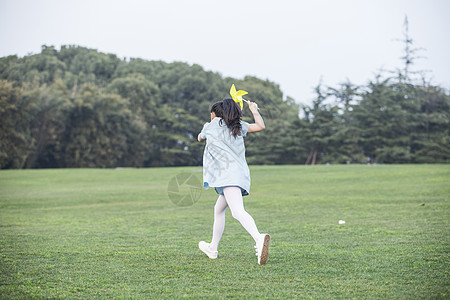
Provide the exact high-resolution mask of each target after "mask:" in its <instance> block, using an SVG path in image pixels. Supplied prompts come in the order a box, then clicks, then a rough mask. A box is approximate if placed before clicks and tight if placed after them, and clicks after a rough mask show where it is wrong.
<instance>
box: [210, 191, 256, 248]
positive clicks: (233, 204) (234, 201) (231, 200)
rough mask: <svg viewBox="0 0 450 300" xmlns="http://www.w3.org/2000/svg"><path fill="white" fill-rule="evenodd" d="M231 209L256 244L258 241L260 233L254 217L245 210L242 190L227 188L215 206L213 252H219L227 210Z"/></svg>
mask: <svg viewBox="0 0 450 300" xmlns="http://www.w3.org/2000/svg"><path fill="white" fill-rule="evenodd" d="M228 206H229V207H230V210H231V215H232V216H233V218H235V219H236V220H238V221H239V222H240V223H241V225H242V226H243V227H244V228H245V230H247V232H248V233H249V234H250V235H251V236H252V238H253V239H254V240H255V242H256V241H257V240H258V237H259V231H258V228H257V227H256V224H255V221H254V220H253V218H252V216H250V215H249V213H248V212H246V211H245V209H244V201H243V199H242V193H241V189H240V188H239V187H234V186H231V187H226V188H224V189H223V195H220V196H219V198H218V199H217V202H216V205H215V206H214V226H213V236H212V241H211V244H210V246H209V247H210V249H211V250H212V251H217V247H218V246H219V242H220V239H221V238H222V234H223V231H224V229H225V210H226V209H227V207H228Z"/></svg>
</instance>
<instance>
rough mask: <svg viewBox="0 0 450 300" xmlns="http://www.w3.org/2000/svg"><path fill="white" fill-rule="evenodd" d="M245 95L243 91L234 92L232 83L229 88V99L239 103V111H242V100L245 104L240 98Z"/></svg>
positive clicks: (234, 88)
mask: <svg viewBox="0 0 450 300" xmlns="http://www.w3.org/2000/svg"><path fill="white" fill-rule="evenodd" d="M247 94H248V93H247V92H246V91H243V90H239V91H236V87H235V86H234V83H233V85H232V86H231V89H230V95H231V98H233V100H234V101H235V102H236V103H239V105H240V106H241V110H242V109H244V103H243V102H242V100H244V101H245V102H247V101H246V100H245V99H244V98H242V96H244V95H247Z"/></svg>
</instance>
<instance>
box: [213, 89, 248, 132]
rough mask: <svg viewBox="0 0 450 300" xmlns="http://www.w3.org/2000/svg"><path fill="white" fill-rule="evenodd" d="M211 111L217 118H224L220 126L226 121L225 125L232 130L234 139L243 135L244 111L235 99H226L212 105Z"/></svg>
mask: <svg viewBox="0 0 450 300" xmlns="http://www.w3.org/2000/svg"><path fill="white" fill-rule="evenodd" d="M209 111H210V112H213V113H215V114H216V117H219V118H222V120H220V124H222V121H225V124H226V125H227V127H228V128H229V129H230V130H231V133H232V134H233V136H234V137H236V136H237V135H241V129H242V126H241V117H242V111H241V108H240V107H239V104H237V103H236V102H234V100H233V99H231V98H226V99H223V100H222V101H219V102H216V103H214V104H213V105H211V107H210V109H209Z"/></svg>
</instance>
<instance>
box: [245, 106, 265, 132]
mask: <svg viewBox="0 0 450 300" xmlns="http://www.w3.org/2000/svg"><path fill="white" fill-rule="evenodd" d="M247 103H248V108H250V111H251V112H252V114H253V118H254V119H255V123H253V124H250V125H249V126H248V131H247V132H258V131H261V130H264V129H265V128H266V125H265V124H264V120H263V118H262V117H261V115H260V114H259V111H258V104H256V103H255V102H251V101H247Z"/></svg>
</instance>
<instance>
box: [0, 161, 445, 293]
mask: <svg viewBox="0 0 450 300" xmlns="http://www.w3.org/2000/svg"><path fill="white" fill-rule="evenodd" d="M183 172H188V173H191V174H194V176H195V177H197V178H198V180H199V181H200V180H201V176H202V173H201V168H198V167H197V168H155V169H120V170H112V169H61V170H11V171H0V297H1V298H84V299H89V298H95V297H97V298H161V297H163V298H181V297H187V298H199V297H212V298H215V297H219V298H228V297H236V298H252V297H258V298H292V297H298V298H314V299H323V298H345V299H347V298H359V299H367V298H388V299H396V298H397V299H424V298H425V299H427V298H428V299H429V298H447V299H449V298H450V276H449V274H450V272H449V270H450V259H449V254H450V226H449V225H450V224H449V221H450V218H449V217H450V216H449V213H450V210H449V203H450V201H449V200H450V166H449V165H377V166H368V165H355V166H353V165H352V166H315V167H305V166H253V167H251V174H252V190H251V195H250V196H248V197H245V205H246V209H247V211H248V212H249V213H250V214H251V215H252V216H253V217H254V219H255V221H256V224H257V225H258V229H259V230H260V231H261V232H268V233H270V234H271V237H272V240H271V246H270V255H269V260H268V262H267V264H266V265H264V266H260V265H258V264H257V258H256V256H255V255H254V249H253V244H254V243H253V240H252V238H251V237H250V235H248V234H247V232H246V231H245V230H244V229H243V228H242V227H241V225H240V224H239V223H238V222H237V221H236V220H234V219H233V218H232V217H231V214H230V212H229V211H227V224H226V228H225V233H224V235H223V238H222V241H221V243H220V245H219V258H218V259H216V260H210V259H209V258H207V257H206V256H205V255H204V254H202V253H201V252H200V250H198V247H197V244H198V242H199V241H200V240H206V241H209V240H210V238H211V231H212V221H213V206H214V203H215V200H216V198H217V195H216V194H215V192H214V191H213V190H211V189H210V190H208V191H202V192H200V196H199V199H198V201H197V202H196V203H194V204H193V205H191V206H186V207H182V206H177V205H175V204H174V203H173V202H171V201H170V200H169V197H168V184H169V182H170V180H171V178H172V177H173V176H175V175H177V174H180V173H183ZM181 191H182V193H189V190H187V189H184V190H183V189H182V190H181ZM339 220H345V221H346V224H345V225H338V221H339Z"/></svg>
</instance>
